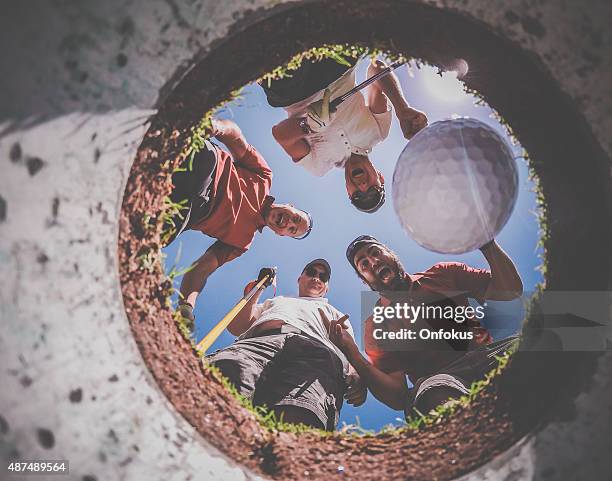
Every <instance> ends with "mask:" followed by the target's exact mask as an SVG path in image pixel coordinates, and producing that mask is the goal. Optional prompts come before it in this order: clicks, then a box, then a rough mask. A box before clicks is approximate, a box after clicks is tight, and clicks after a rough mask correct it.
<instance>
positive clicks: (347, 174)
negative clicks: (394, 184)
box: [344, 154, 383, 199]
mask: <svg viewBox="0 0 612 481" xmlns="http://www.w3.org/2000/svg"><path fill="white" fill-rule="evenodd" d="M344 180H345V182H346V193H347V194H348V196H349V198H350V199H351V198H353V196H354V195H355V193H356V192H362V193H365V192H368V191H369V190H374V189H381V188H382V187H383V177H382V174H381V173H380V172H378V171H377V170H376V169H375V168H374V166H373V165H372V162H371V161H370V159H368V158H367V157H366V156H363V155H356V154H353V155H351V157H350V159H349V160H348V161H347V162H346V164H345V165H344ZM357 195H359V194H357Z"/></svg>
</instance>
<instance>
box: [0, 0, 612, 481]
mask: <svg viewBox="0 0 612 481" xmlns="http://www.w3.org/2000/svg"><path fill="white" fill-rule="evenodd" d="M280 3H282V2H280ZM297 3H299V2H297ZM370 4H371V5H373V7H372V8H375V4H376V2H370ZM440 5H441V6H444V7H447V8H451V9H455V10H457V11H460V12H463V13H465V14H467V15H469V16H473V17H475V18H477V19H479V20H481V21H483V22H484V23H485V24H486V25H488V26H489V27H490V28H491V29H492V30H494V31H495V32H497V33H500V34H501V35H502V36H504V37H506V38H508V39H510V40H511V41H513V42H516V43H517V44H519V45H521V46H522V47H523V48H524V49H525V50H526V51H527V52H529V55H531V56H532V57H533V58H535V59H537V60H538V61H539V62H541V64H542V65H543V67H544V68H546V69H548V70H549V71H550V72H551V73H552V76H553V78H554V79H555V81H556V82H557V83H558V84H559V85H560V86H561V88H562V90H563V91H564V92H565V93H567V94H568V97H567V98H566V99H565V101H567V102H569V103H571V104H572V106H573V107H575V108H576V109H577V110H578V111H579V112H580V113H581V114H582V115H583V117H584V119H585V122H584V123H581V124H580V125H577V126H576V129H578V130H579V131H580V132H583V131H590V132H592V133H593V135H594V136H595V139H599V140H598V143H599V145H600V147H601V148H602V149H603V150H605V151H607V152H608V154H609V153H610V151H611V150H612V149H611V146H610V144H609V139H608V138H607V136H606V133H607V132H609V131H610V127H611V126H610V118H609V116H608V114H607V112H608V111H609V106H610V100H609V98H607V96H606V95H607V92H606V88H605V86H606V85H609V84H610V82H609V80H610V70H611V69H610V64H609V59H608V57H607V56H606V52H607V51H609V47H610V45H609V42H610V39H609V36H607V33H606V32H607V30H606V28H607V26H606V25H605V22H604V21H605V18H608V17H609V15H607V13H608V12H607V10H606V8H607V6H606V3H605V2H590V3H589V7H590V8H584V6H583V5H579V6H578V5H577V6H570V5H565V4H563V5H561V4H558V3H556V2H549V3H546V4H542V5H537V6H535V5H532V6H528V7H527V8H526V7H525V5H523V4H522V3H521V2H503V3H501V2H500V3H497V4H496V5H495V6H484V5H482V3H481V2H476V1H474V2H467V3H463V2H461V3H460V2H446V5H442V4H440ZM267 6H269V5H268V2H261V3H260V4H252V5H251V4H249V5H245V4H243V3H242V2H224V4H223V5H222V6H220V5H219V4H218V3H217V2H201V3H198V2H196V3H193V4H191V5H190V6H187V5H177V4H175V3H174V2H161V1H160V2H147V3H146V4H132V5H130V6H124V5H119V4H116V3H115V2H105V4H104V5H94V4H90V5H83V4H81V3H80V2H74V3H71V2H68V3H64V4H61V6H53V5H49V4H47V3H46V2H41V3H40V4H38V5H37V6H36V7H37V8H30V9H25V7H15V6H13V7H12V8H13V9H14V8H22V10H12V11H7V15H5V16H4V17H3V20H2V22H4V23H3V25H2V26H3V28H2V29H0V32H2V33H0V35H2V40H3V42H2V45H3V47H2V53H1V55H2V59H3V64H5V65H11V66H12V68H11V75H9V76H4V77H3V78H2V87H3V92H4V94H3V97H2V100H1V102H2V108H0V112H2V113H1V114H0V115H2V117H1V118H0V120H1V121H2V131H3V135H2V137H1V138H0V153H1V156H2V159H3V161H4V162H5V164H4V165H5V168H4V172H6V174H5V175H3V177H2V180H0V196H1V198H0V206H1V207H2V208H1V209H0V214H1V216H0V222H1V223H0V229H1V230H2V236H1V238H2V240H1V241H0V242H1V244H0V249H1V254H2V255H1V260H2V263H3V271H4V273H5V276H3V281H2V289H1V291H2V294H1V295H2V298H1V299H2V302H1V304H2V311H1V312H2V323H1V326H2V327H1V333H2V336H1V337H0V342H1V343H2V344H1V346H2V349H1V350H0V351H1V352H2V354H1V359H2V366H3V367H2V369H3V370H2V376H3V384H5V385H6V386H8V388H7V389H6V390H5V391H4V392H3V394H2V395H1V396H0V416H2V419H1V420H0V421H1V423H0V427H1V428H2V429H1V431H0V436H2V437H1V438H0V439H1V441H2V443H1V444H0V447H1V452H2V455H3V457H5V458H6V457H7V456H14V455H15V454H19V455H21V456H22V457H26V458H31V457H47V458H51V457H53V458H62V457H65V458H68V459H70V461H71V470H72V475H73V476H74V478H75V479H79V478H82V479H92V478H97V479H103V478H106V477H108V476H109V473H110V474H111V475H112V477H116V478H120V477H124V478H125V479H140V478H142V477H143V476H148V477H150V478H152V479H156V478H159V479H173V478H174V477H176V478H177V479H184V478H185V477H187V476H189V475H192V476H195V475H196V474H197V475H199V476H202V475H204V476H207V479H238V477H244V476H250V475H249V474H248V473H247V474H245V472H244V471H243V470H242V469H241V468H238V467H236V466H235V465H233V463H232V462H231V461H227V460H226V459H224V458H223V456H221V455H220V454H219V453H218V452H216V451H215V450H214V449H213V448H211V446H210V445H209V444H208V443H207V442H205V441H204V440H203V439H201V438H200V437H199V436H198V434H197V433H196V432H195V431H194V430H193V429H192V428H191V426H190V425H189V424H188V423H186V422H185V421H184V420H183V419H182V418H181V417H180V416H178V414H177V412H176V411H175V410H174V408H172V407H171V406H170V405H169V403H168V402H167V400H166V399H165V398H164V397H163V396H162V395H161V393H160V390H159V387H158V385H157V384H156V382H154V381H153V379H152V378H151V376H150V375H149V374H148V371H147V369H146V367H145V365H144V363H143V361H142V358H141V357H140V354H139V351H138V350H137V348H136V346H135V344H134V342H133V341H132V340H131V338H130V329H129V326H128V323H127V319H126V316H125V312H124V310H123V306H122V301H121V295H120V290H119V282H118V274H117V272H118V268H117V263H118V260H117V255H116V239H117V236H118V229H117V226H118V219H119V212H120V205H121V199H122V195H123V188H124V186H125V184H126V181H127V175H128V172H129V169H130V166H131V162H132V160H133V159H134V158H135V153H136V149H137V148H138V145H139V144H140V142H141V140H142V137H143V135H144V132H145V130H146V128H147V125H143V123H144V122H145V121H146V119H147V118H148V116H149V115H150V114H151V113H152V112H151V109H154V108H156V107H157V106H158V105H159V104H160V99H161V98H166V97H167V94H168V92H169V91H170V90H171V88H172V87H173V86H174V85H175V84H176V82H177V81H178V80H179V79H180V78H181V77H182V76H183V75H184V74H185V72H186V71H187V69H188V66H189V64H190V60H191V59H192V58H202V57H204V56H205V55H206V49H207V47H209V46H211V45H215V44H218V42H220V41H221V40H220V39H222V38H223V37H224V36H226V34H227V33H228V32H234V33H235V32H238V31H240V30H241V29H243V28H245V27H246V26H248V25H250V24H252V23H253V22H255V21H257V20H259V19H261V18H262V17H266V16H268V15H270V14H271V12H272V11H271V10H268V9H264V7H267ZM295 7H296V3H292V4H286V5H283V4H281V5H279V6H276V7H274V8H275V10H273V12H272V13H274V14H279V13H281V12H282V10H283V9H285V8H286V9H292V8H295ZM366 21H367V18H364V22H366ZM313 32H316V30H313ZM426 33H427V32H426ZM430 33H431V34H433V33H436V32H430ZM255 67H257V66H255ZM240 72H241V71H240V70H239V69H238V70H237V72H236V76H235V77H234V79H239V77H240ZM536 128H537V125H536ZM540 128H544V127H543V126H541V127H540ZM576 159H577V160H576V161H577V162H588V161H589V160H590V159H582V158H581V157H580V156H576ZM597 161H599V162H600V165H601V183H602V185H604V186H606V188H607V190H608V191H609V184H610V166H609V164H604V162H606V160H605V158H604V157H603V156H602V157H600V158H599V159H597ZM578 187H579V188H581V189H583V190H585V191H587V190H588V189H589V187H590V186H588V185H579V186H578ZM599 222H605V219H604V220H602V219H599ZM578 247H580V246H577V248H578ZM598 283H601V279H599V280H598ZM166 361H167V362H172V359H171V358H170V359H166ZM599 363H600V367H599V373H600V374H599V375H597V376H596V377H595V379H594V382H593V383H592V384H591V387H590V391H588V392H585V393H584V394H583V395H581V397H580V398H579V400H578V402H577V403H576V412H575V414H573V415H572V416H570V417H571V418H572V419H573V420H572V421H570V422H565V423H555V424H553V425H551V426H550V427H549V428H547V430H546V431H543V432H542V434H540V435H539V436H537V437H536V438H535V439H534V440H533V441H532V442H531V444H530V445H529V446H528V449H527V451H526V453H527V454H523V456H522V457H520V458H518V459H519V462H518V463H517V462H515V463H514V466H512V465H511V464H508V463H505V464H502V465H501V466H498V467H497V468H494V467H492V468H491V469H492V471H490V475H493V474H491V473H497V474H496V475H498V476H502V473H504V472H505V473H506V474H509V473H511V472H512V471H514V473H515V476H530V473H535V475H536V476H538V477H540V478H542V479H555V478H559V476H560V475H561V474H568V473H571V474H573V475H574V476H576V478H577V479H579V478H585V477H588V478H590V479H597V478H596V477H595V476H594V474H597V473H601V469H602V467H604V468H605V467H606V466H607V464H606V463H608V462H609V460H606V459H605V458H604V457H603V456H602V455H601V451H600V449H598V448H601V446H605V444H604V443H605V442H606V440H607V439H609V438H608V437H606V436H609V432H608V431H606V430H605V429H604V426H605V425H606V423H604V422H602V418H601V413H602V412H604V413H605V412H607V413H609V412H610V411H609V410H608V411H606V405H605V400H606V399H610V396H609V395H607V396H606V395H605V393H609V392H610V385H609V381H607V380H608V379H610V376H606V375H605V373H606V371H605V369H606V364H605V359H602V360H600V361H599ZM50 413H51V414H50ZM608 416H609V414H608ZM607 425H609V423H607ZM608 445H609V443H608ZM577 459H579V460H588V462H582V463H577V462H575V461H576V460H577ZM503 470H505V471H503ZM565 479H567V478H565Z"/></svg>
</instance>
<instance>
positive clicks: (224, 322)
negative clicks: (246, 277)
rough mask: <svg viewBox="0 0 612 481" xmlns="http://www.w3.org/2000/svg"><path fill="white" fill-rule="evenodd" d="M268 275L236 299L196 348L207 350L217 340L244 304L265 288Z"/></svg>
mask: <svg viewBox="0 0 612 481" xmlns="http://www.w3.org/2000/svg"><path fill="white" fill-rule="evenodd" d="M269 277H270V276H269V275H266V276H264V277H263V279H261V280H260V281H259V282H258V283H257V284H256V285H255V286H254V287H253V288H252V289H251V290H250V291H249V293H248V294H247V295H245V296H243V297H242V299H240V300H239V301H238V303H237V304H236V305H235V306H234V307H233V308H232V309H231V310H230V311H229V312H228V313H227V314H226V315H225V317H223V319H221V320H220V321H219V322H218V323H217V325H216V326H215V327H213V328H212V329H211V331H210V332H209V333H208V334H207V335H206V337H204V339H202V340H201V341H200V342H199V343H198V345H197V349H198V350H200V351H203V352H206V351H208V349H209V348H210V346H212V345H213V343H214V342H215V341H216V340H217V338H218V337H219V336H220V335H221V333H222V332H223V331H224V330H225V328H226V327H227V326H229V325H230V324H231V322H232V321H233V320H234V318H235V317H236V316H237V315H238V313H239V312H240V311H241V310H242V309H243V308H244V306H246V304H247V303H248V302H249V301H250V300H251V299H252V298H253V296H254V295H255V294H256V293H257V292H259V291H260V290H263V289H265V287H264V284H265V282H266V281H267V280H268V278H269Z"/></svg>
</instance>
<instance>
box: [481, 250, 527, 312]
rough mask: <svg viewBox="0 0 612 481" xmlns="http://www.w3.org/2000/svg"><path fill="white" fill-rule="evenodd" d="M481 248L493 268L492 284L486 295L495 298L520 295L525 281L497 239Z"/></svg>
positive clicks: (511, 297)
mask: <svg viewBox="0 0 612 481" xmlns="http://www.w3.org/2000/svg"><path fill="white" fill-rule="evenodd" d="M480 250H481V252H482V254H483V255H484V256H485V259H486V260H487V262H488V263H489V266H490V268H491V284H490V286H489V289H488V290H487V293H486V297H487V298H488V299H493V300H511V299H515V298H517V297H520V296H521V295H522V293H523V282H522V281H521V276H520V275H519V273H518V271H517V269H516V266H515V265H514V262H512V259H510V257H509V256H508V254H506V253H505V252H504V250H503V249H502V248H501V247H500V246H499V245H498V244H497V243H496V242H495V240H493V241H491V242H490V243H488V244H487V245H485V246H483V247H482V248H481V249H480Z"/></svg>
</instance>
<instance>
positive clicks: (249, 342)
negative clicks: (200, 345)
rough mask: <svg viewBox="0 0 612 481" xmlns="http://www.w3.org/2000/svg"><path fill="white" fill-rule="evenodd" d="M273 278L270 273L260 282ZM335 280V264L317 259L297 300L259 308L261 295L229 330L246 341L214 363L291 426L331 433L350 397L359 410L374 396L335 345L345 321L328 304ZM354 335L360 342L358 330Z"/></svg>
mask: <svg viewBox="0 0 612 481" xmlns="http://www.w3.org/2000/svg"><path fill="white" fill-rule="evenodd" d="M268 272H269V271H268V270H266V269H262V271H261V272H260V276H259V278H260V279H261V278H263V276H265V275H266V274H267V273H268ZM330 276H331V267H330V265H329V264H328V262H327V261H326V260H325V259H315V260H313V261H311V262H309V263H308V264H306V266H305V267H304V269H303V270H302V273H301V274H300V276H299V277H298V279H297V284H298V296H297V297H289V296H276V297H273V298H271V299H268V300H266V301H265V302H263V303H262V304H257V302H258V300H259V294H258V295H256V296H254V297H253V298H252V299H251V300H250V301H249V303H248V304H247V305H246V306H245V307H244V308H243V309H242V311H240V313H239V314H238V315H237V316H236V318H235V319H234V320H233V321H232V323H231V324H230V325H229V326H228V331H229V332H230V333H232V334H234V335H236V336H239V337H238V339H237V340H236V341H235V342H234V343H233V344H231V345H230V346H228V347H226V348H224V349H221V350H219V351H217V352H215V353H213V354H211V355H210V356H208V357H207V359H206V360H207V361H208V362H209V363H211V364H213V365H215V366H216V367H218V368H219V369H220V370H221V372H222V373H223V374H224V375H225V376H226V377H227V378H228V379H229V380H230V381H231V382H232V383H233V384H234V385H235V386H236V388H237V389H238V391H239V392H240V393H241V394H242V395H244V396H246V397H248V398H249V399H251V400H252V402H253V404H254V405H266V406H267V407H268V408H270V409H271V410H273V411H274V412H275V413H276V415H277V418H280V417H281V416H282V419H283V420H284V421H285V422H290V423H295V424H299V423H302V424H305V425H308V426H312V427H315V428H320V429H326V430H330V431H331V430H333V429H335V426H336V424H337V422H338V415H339V412H340V409H341V407H342V402H343V401H342V400H343V397H344V398H346V399H347V401H348V402H349V403H350V404H354V405H355V406H359V405H361V404H363V402H364V401H365V398H366V395H367V391H366V389H365V388H364V387H363V384H362V383H361V381H360V379H359V376H358V375H357V374H356V373H355V372H354V370H353V369H352V368H351V366H350V364H349V363H348V361H347V359H346V357H345V356H344V354H343V353H342V351H340V349H338V348H337V347H336V346H335V345H334V344H333V343H332V342H331V341H330V339H329V327H330V321H329V320H330V319H331V320H336V319H341V318H342V313H341V312H340V311H338V310H337V309H336V308H335V307H333V306H332V305H330V304H329V302H328V301H327V299H326V298H325V297H324V296H325V295H326V294H327V292H328V290H329V279H330ZM256 282H257V281H252V282H251V283H249V284H248V285H247V286H246V288H245V293H246V292H248V291H250V290H251V288H252V287H253V286H254V285H255V283H256ZM346 329H347V335H350V336H353V330H352V328H351V326H350V325H348V326H346Z"/></svg>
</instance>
